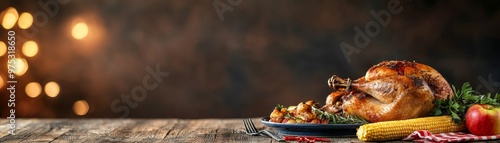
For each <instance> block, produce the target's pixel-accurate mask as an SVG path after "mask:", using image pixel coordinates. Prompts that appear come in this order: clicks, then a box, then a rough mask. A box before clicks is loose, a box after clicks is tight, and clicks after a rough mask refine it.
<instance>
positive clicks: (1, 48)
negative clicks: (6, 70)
mask: <svg viewBox="0 0 500 143" xmlns="http://www.w3.org/2000/svg"><path fill="white" fill-rule="evenodd" d="M5 53H7V45H5V43H4V42H3V41H0V56H3V55H5Z"/></svg>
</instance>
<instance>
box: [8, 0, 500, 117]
mask: <svg viewBox="0 0 500 143" xmlns="http://www.w3.org/2000/svg"><path fill="white" fill-rule="evenodd" d="M219 1H221V2H223V3H226V4H227V2H226V1H225V0H219ZM37 2H38V1H17V0H6V1H1V2H0V8H1V9H2V10H3V9H5V8H6V7H8V6H14V7H16V8H17V9H18V11H28V12H36V11H40V10H42V9H41V6H40V5H38V3H37ZM213 2H214V1H213V0H199V1H195V0H177V1H161V0H151V1H135V0H126V1H121V0H102V1H101V0H93V1H84V0H72V1H70V2H69V3H67V4H64V5H60V7H59V12H57V14H56V15H55V16H54V17H50V18H49V20H48V24H47V25H45V26H43V27H40V28H39V32H38V33H36V35H34V37H32V38H31V39H34V40H35V41H37V42H38V44H39V47H40V51H39V53H38V55H37V56H36V57H35V58H30V59H28V63H29V64H30V67H29V68H30V69H29V71H28V72H27V73H26V75H24V76H22V77H19V79H18V80H19V82H20V83H19V86H20V87H23V88H21V89H18V90H19V91H20V92H19V93H18V94H17V96H16V100H17V101H16V102H17V104H18V107H16V111H17V116H18V117H64V118H65V117H70V118H71V117H80V116H77V115H75V114H74V113H73V111H72V104H73V103H74V102H75V101H77V100H80V99H85V100H87V101H88V102H89V104H90V111H89V113H88V114H87V115H85V116H83V117H119V116H120V115H122V113H121V112H119V113H117V112H113V111H112V110H111V103H112V102H113V101H114V100H117V99H120V95H121V94H130V92H131V90H132V89H133V88H134V86H137V85H142V78H143V77H144V76H146V75H148V73H147V71H146V70H145V68H146V67H147V66H150V67H152V68H154V67H155V66H156V65H157V64H158V65H160V69H161V70H162V71H164V72H169V73H170V75H169V76H168V77H165V78H164V79H163V80H164V81H163V82H162V83H161V84H160V85H159V86H158V87H157V88H155V89H153V90H151V91H148V92H147V97H146V98H145V100H143V101H140V102H138V103H137V104H138V106H137V108H134V109H132V108H130V114H129V115H128V116H127V117H134V118H153V117H154V118H170V117H178V118H206V117H222V118H230V117H259V116H267V115H268V114H269V113H270V111H271V110H272V108H273V107H274V106H275V105H276V104H277V103H281V104H285V105H292V104H297V103H298V102H301V101H305V100H309V99H312V100H316V101H319V102H324V99H325V97H326V95H327V94H328V93H329V92H330V91H331V90H330V89H329V88H328V86H327V85H326V80H327V79H328V78H329V77H330V76H331V75H332V74H337V75H340V76H342V77H346V78H347V77H350V78H358V77H361V76H363V74H364V73H365V71H366V70H367V69H368V68H370V66H372V65H374V64H377V63H378V62H381V61H384V60H415V61H417V62H420V63H424V64H428V65H430V66H432V67H434V68H436V69H437V70H438V71H439V72H441V73H442V74H443V75H444V76H445V77H446V78H447V80H448V81H449V82H450V83H451V84H454V85H461V84H462V83H463V82H466V81H469V82H471V83H472V85H473V86H474V87H476V88H480V91H482V92H498V91H497V90H500V87H499V86H500V84H499V83H497V82H496V81H500V63H499V58H498V54H499V52H500V50H499V45H500V36H499V33H500V27H499V26H500V11H499V10H498V8H499V6H500V1H495V0H489V1H474V0H470V1H452V0H445V1H433V0H426V1H417V0H401V1H400V2H401V6H402V7H403V8H404V9H403V11H402V12H401V13H399V14H396V15H392V19H391V21H390V23H389V25H388V26H387V27H383V28H381V32H380V34H379V35H378V36H376V37H374V38H372V39H371V43H370V44H369V45H368V46H367V47H366V48H363V49H361V52H360V53H359V54H354V55H352V56H351V59H352V62H350V63H348V62H347V61H346V59H345V56H344V54H342V51H341V49H340V47H339V44H340V43H341V42H346V43H349V44H351V45H352V44H353V37H354V36H355V34H356V33H355V31H354V30H353V28H354V27H356V26H357V27H360V28H361V29H364V26H365V24H366V23H368V22H369V21H373V20H375V19H374V18H373V17H372V16H371V15H370V11H371V10H373V11H376V12H378V11H380V10H385V9H387V7H386V5H387V3H388V1H359V0H356V1H344V0H341V1H326V0H325V1H288V0H277V1H250V0H243V2H242V3H241V4H239V5H237V6H231V7H233V8H234V10H233V11H226V12H225V13H224V14H223V16H224V20H223V21H221V20H220V19H219V17H218V16H217V13H216V10H215V9H214V6H213ZM75 17H83V18H85V19H86V20H87V21H90V24H89V27H90V28H91V29H92V28H94V30H95V29H98V30H97V32H96V31H94V33H92V31H91V33H89V38H90V39H93V40H92V41H90V42H88V41H87V42H82V41H77V40H74V39H72V38H71V36H70V35H69V34H68V33H69V31H68V23H70V22H71V20H72V19H73V18H75ZM1 31H2V32H1V33H4V34H1V33H0V34H1V35H0V37H1V38H2V40H3V39H5V36H6V31H4V30H1ZM18 36H19V37H20V38H21V36H23V35H18ZM26 39H29V38H25V39H24V40H26ZM21 40H23V39H22V38H21ZM0 58H1V61H2V62H6V56H2V57H0ZM1 67H2V68H1V70H2V72H0V73H1V74H2V76H5V75H6V71H7V70H6V69H5V68H4V66H1ZM4 71H5V72H4ZM489 76H490V77H489ZM479 78H483V79H486V80H490V83H486V84H485V83H482V82H480V80H479ZM52 80H53V81H56V82H58V83H59V84H60V85H61V93H60V95H59V96H58V97H56V98H49V97H47V96H44V95H43V93H42V95H41V96H39V97H37V98H29V97H27V96H26V95H25V93H23V92H24V86H25V85H26V84H27V83H28V82H31V81H38V82H41V83H46V82H48V81H52ZM488 86H489V87H492V89H493V90H491V88H490V89H488V88H485V87H488ZM0 94H1V95H2V96H1V97H0V99H1V100H0V101H1V102H5V103H7V101H6V100H7V92H6V91H5V88H4V89H2V91H0ZM0 104H1V105H2V106H0V108H1V109H2V113H1V115H2V117H6V116H7V106H6V104H4V103H0Z"/></svg>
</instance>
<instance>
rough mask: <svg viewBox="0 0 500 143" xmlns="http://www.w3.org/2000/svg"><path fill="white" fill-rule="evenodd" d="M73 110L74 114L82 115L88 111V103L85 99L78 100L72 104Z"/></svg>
mask: <svg viewBox="0 0 500 143" xmlns="http://www.w3.org/2000/svg"><path fill="white" fill-rule="evenodd" d="M73 111H74V112H75V114H76V115H80V116H83V115H85V114H87V112H88V111H89V104H88V103H87V101H85V100H78V101H76V102H75V103H74V104H73Z"/></svg>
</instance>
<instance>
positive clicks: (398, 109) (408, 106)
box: [323, 61, 453, 122]
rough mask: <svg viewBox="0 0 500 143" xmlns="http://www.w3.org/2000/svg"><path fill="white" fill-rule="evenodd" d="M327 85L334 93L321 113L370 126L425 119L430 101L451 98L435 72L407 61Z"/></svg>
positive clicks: (335, 79)
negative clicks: (359, 120)
mask: <svg viewBox="0 0 500 143" xmlns="http://www.w3.org/2000/svg"><path fill="white" fill-rule="evenodd" d="M328 84H329V85H330V87H332V88H333V89H334V90H335V91H334V92H332V93H331V94H330V95H329V96H328V97H327V100H326V105H325V106H324V107H323V109H324V110H326V111H328V112H332V113H338V112H343V113H344V114H348V115H356V116H359V117H361V118H364V119H366V120H368V121H370V122H379V121H389V120H401V119H410V118H416V117H422V116H426V115H428V114H429V113H430V112H431V110H432V109H433V108H434V106H435V105H434V104H433V103H432V102H433V101H434V100H436V99H445V98H447V97H450V98H451V97H453V90H452V89H451V87H450V85H449V84H448V82H447V81H446V80H445V79H444V77H443V76H442V75H441V74H440V73H439V72H437V71H436V70H435V69H434V68H432V67H430V66H427V65H424V64H420V63H416V62H410V61H385V62H381V63H379V64H377V65H375V66H373V67H371V68H370V69H369V70H368V71H367V72H366V74H365V76H363V77H361V78H359V79H356V80H352V81H351V80H350V79H342V78H339V77H337V76H336V75H334V76H332V78H330V79H329V81H328Z"/></svg>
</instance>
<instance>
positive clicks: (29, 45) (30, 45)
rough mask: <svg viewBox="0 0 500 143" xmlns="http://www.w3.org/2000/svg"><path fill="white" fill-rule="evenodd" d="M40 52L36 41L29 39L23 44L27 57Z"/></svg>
mask: <svg viewBox="0 0 500 143" xmlns="http://www.w3.org/2000/svg"><path fill="white" fill-rule="evenodd" d="M37 53H38V44H36V42H35V41H27V42H25V43H24V44H23V54H24V55H25V56H26V57H33V56H35V55H36V54H37Z"/></svg>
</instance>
